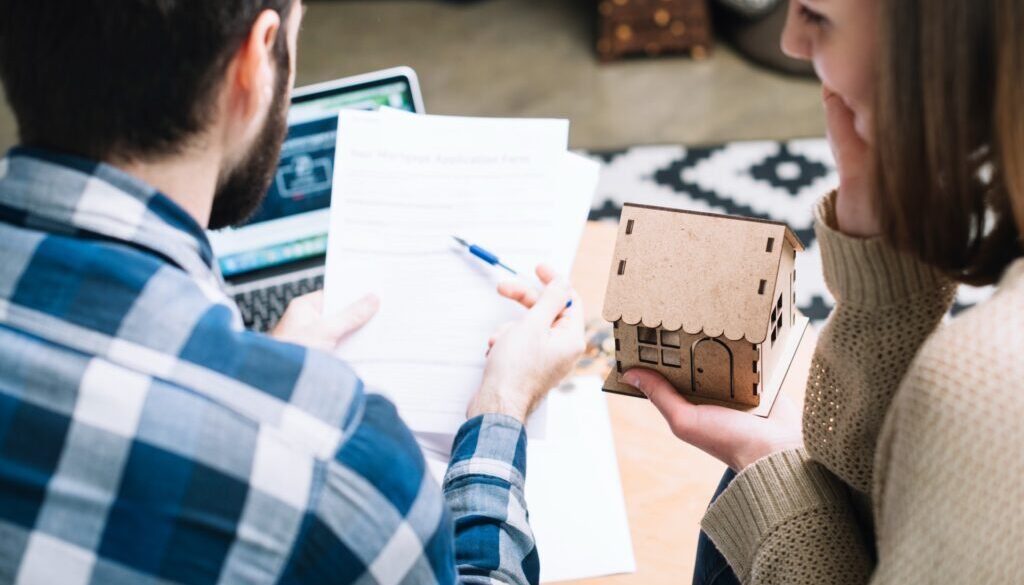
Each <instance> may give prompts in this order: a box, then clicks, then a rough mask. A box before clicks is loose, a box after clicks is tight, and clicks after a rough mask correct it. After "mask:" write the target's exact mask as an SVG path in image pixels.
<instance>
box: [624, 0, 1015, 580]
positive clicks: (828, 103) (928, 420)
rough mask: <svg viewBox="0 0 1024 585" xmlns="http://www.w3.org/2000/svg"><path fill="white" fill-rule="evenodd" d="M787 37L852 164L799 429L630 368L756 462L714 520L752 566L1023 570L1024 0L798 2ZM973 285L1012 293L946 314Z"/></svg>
mask: <svg viewBox="0 0 1024 585" xmlns="http://www.w3.org/2000/svg"><path fill="white" fill-rule="evenodd" d="M782 42H783V48H784V49H785V50H786V52H787V53H789V54H790V55H793V56H795V57H799V58H802V59H807V60H809V61H811V62H812V63H813V64H814V67H815V69H816V71H817V72H818V74H819V76H820V77H821V79H822V81H823V82H824V85H825V88H826V89H825V91H824V102H825V110H826V116H827V122H828V128H829V138H830V141H831V143H832V146H833V150H834V152H835V155H836V159H837V162H838V165H839V174H840V187H839V190H838V191H837V192H836V193H833V194H831V195H829V196H827V197H825V198H824V200H823V201H822V202H821V203H819V205H818V207H817V209H816V218H817V225H816V229H817V234H818V237H819V239H820V244H821V248H822V258H823V263H824V269H825V276H826V280H827V282H828V284H829V287H830V289H831V290H832V292H833V293H834V295H835V297H836V301H837V304H836V309H835V312H834V314H833V316H832V318H831V320H830V322H829V324H828V326H827V327H826V328H825V329H824V331H823V332H822V335H821V338H820V341H819V345H818V348H817V351H816V353H815V358H814V362H813V365H812V369H811V373H810V379H809V381H808V387H807V399H806V404H805V406H804V414H803V429H802V432H801V430H800V421H799V417H797V416H796V414H795V412H794V409H793V408H792V407H791V406H790V405H788V404H785V403H780V404H779V405H777V406H776V408H775V412H774V413H773V415H772V417H770V418H768V419H756V418H754V417H750V416H747V415H745V414H741V413H738V412H735V411H731V410H727V409H722V408H716V407H708V406H694V405H691V404H689V403H688V402H686V401H685V400H684V399H683V398H682V397H681V396H680V395H679V394H677V393H676V392H675V391H674V390H673V389H672V388H671V386H669V385H668V384H667V383H666V382H665V381H664V380H663V379H662V378H660V377H659V376H657V375H656V374H654V373H652V372H649V371H644V370H635V371H632V372H629V373H627V375H626V376H627V379H628V380H631V383H632V384H633V385H635V386H637V387H638V388H640V389H641V390H642V391H644V393H645V394H647V395H648V396H649V397H650V398H651V400H652V401H653V402H654V404H655V405H657V407H658V408H659V409H660V411H661V412H662V414H663V415H664V416H665V418H666V419H667V420H668V422H669V425H670V426H671V428H672V430H673V431H674V433H675V434H676V435H677V436H678V437H679V438H681V439H682V440H685V441H688V442H690V443H692V444H694V445H696V446H698V447H700V448H702V449H704V450H705V451H707V452H709V453H711V454H712V455H714V456H716V457H718V458H719V459H721V460H722V461H724V462H726V463H727V464H728V465H729V466H730V467H731V468H732V469H733V470H735V471H738V472H739V475H738V476H737V477H736V479H735V480H733V481H732V483H731V485H729V486H728V488H727V489H725V490H724V492H723V493H722V494H721V495H720V496H719V497H718V499H717V500H716V501H715V503H714V504H713V505H712V506H711V508H710V509H709V511H708V513H707V515H706V516H705V518H704V520H703V523H702V524H703V527H704V530H705V531H706V532H707V534H708V535H709V536H710V537H711V539H712V540H713V541H714V543H715V545H716V547H717V549H718V550H719V551H721V553H722V554H723V555H724V556H725V558H726V559H727V560H728V562H729V565H730V566H731V567H732V569H733V570H734V571H735V574H736V576H738V577H739V579H740V581H742V582H744V583H815V584H817V583H866V582H872V583H988V582H991V583H1019V582H1024V555H1022V554H1021V553H1022V552H1024V539H1022V537H1024V510H1022V508H1021V503H1022V500H1024V425H1022V423H1021V421H1022V419H1024V259H1022V256H1024V253H1022V244H1021V237H1020V234H1021V233H1022V232H1024V112H1022V111H1021V107H1022V106H1024V2H1021V0H970V1H968V0H792V2H791V7H790V13H789V21H788V23H787V27H786V31H785V33H784V35H783V41H782ZM957 282H968V283H973V284H983V283H996V282H998V283H999V288H998V291H997V292H996V294H995V295H994V296H993V297H992V298H991V299H989V300H988V301H987V302H985V303H982V304H981V305H979V306H977V307H975V308H973V309H971V310H969V311H967V312H965V313H964V314H962V315H960V316H959V317H958V318H956V319H953V320H952V321H950V322H948V323H945V324H942V325H940V322H941V321H942V319H943V316H944V315H945V314H946V312H947V310H948V308H949V306H950V304H951V302H952V299H953V295H954V291H955V288H956V283H957Z"/></svg>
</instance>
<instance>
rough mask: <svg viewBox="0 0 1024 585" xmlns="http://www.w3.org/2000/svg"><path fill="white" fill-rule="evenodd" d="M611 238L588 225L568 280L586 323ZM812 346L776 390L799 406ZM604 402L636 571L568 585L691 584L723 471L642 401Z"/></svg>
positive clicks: (612, 398) (599, 298)
mask: <svg viewBox="0 0 1024 585" xmlns="http://www.w3.org/2000/svg"><path fill="white" fill-rule="evenodd" d="M616 233H617V225H616V224H614V223H607V222H604V223H599V222H590V223H588V224H587V228H586V231H585V233H584V235H583V240H582V242H581V244H580V250H579V253H578V255H577V259H576V265H575V267H574V269H573V274H572V281H573V285H574V286H575V287H576V290H577V291H578V292H579V294H580V296H581V297H582V298H583V302H584V310H585V313H586V315H587V320H588V322H589V321H590V320H592V319H599V318H600V316H601V307H602V306H603V304H604V294H605V285H606V283H607V279H608V271H609V266H610V265H611V258H612V252H613V250H614V248H615V236H616ZM816 341H817V337H816V334H815V332H814V331H813V330H812V329H811V328H808V331H807V333H806V334H805V336H804V343H803V344H802V345H801V350H800V351H799V352H798V353H797V357H796V359H795V360H794V363H793V364H792V366H791V367H790V371H789V375H788V376H787V378H786V382H785V384H784V386H783V392H785V393H786V394H787V395H789V396H790V398H791V399H793V400H799V401H802V400H803V393H804V386H805V383H806V380H807V372H808V371H809V368H810V359H811V354H812V353H813V352H812V351H811V349H812V348H813V346H814V343H815V342H816ZM606 396H607V400H608V410H609V412H610V414H611V420H612V431H613V433H614V436H615V449H616V452H617V455H618V461H619V471H620V473H621V475H622V488H623V491H624V492H625V496H626V510H627V513H628V515H629V525H630V531H631V532H632V535H633V551H634V554H635V555H636V562H637V572H636V573H634V574H632V575H616V576H612V577H602V578H598V579H586V580H582V581H574V582H573V583H576V584H584V583H586V584H593V585H627V584H628V585H661V584H665V585H669V584H671V585H681V584H684V583H689V582H690V580H691V579H692V578H693V563H694V555H695V553H696V550H697V535H698V533H699V531H700V519H701V517H702V516H703V515H704V511H705V509H706V508H707V505H708V502H709V500H710V499H711V496H712V495H713V494H714V492H715V487H717V485H718V482H719V480H720V479H721V477H722V473H724V471H725V465H723V464H722V463H719V462H718V461H717V460H716V459H713V458H712V457H711V456H709V455H706V454H704V453H703V452H702V451H700V450H698V449H696V448H694V447H691V446H689V445H687V444H685V443H683V442H681V441H679V440H678V439H676V438H675V437H674V436H673V435H672V433H671V432H670V431H669V430H668V425H667V424H666V423H665V420H664V419H663V418H662V417H661V415H660V414H658V411H657V410H656V409H655V408H654V406H653V405H651V404H650V403H649V402H647V401H646V400H641V399H637V398H631V397H627V396H617V395H606Z"/></svg>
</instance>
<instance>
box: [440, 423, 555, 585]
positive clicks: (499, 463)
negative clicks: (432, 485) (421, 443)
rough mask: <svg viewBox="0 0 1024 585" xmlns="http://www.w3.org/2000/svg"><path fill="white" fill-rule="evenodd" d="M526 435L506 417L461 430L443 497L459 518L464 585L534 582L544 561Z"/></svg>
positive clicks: (458, 540) (457, 529) (458, 557)
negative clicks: (529, 504) (530, 504)
mask: <svg viewBox="0 0 1024 585" xmlns="http://www.w3.org/2000/svg"><path fill="white" fill-rule="evenodd" d="M525 481H526V433H525V430H524V428H523V425H522V423H520V422H519V421H518V420H516V419H514V418H511V417H508V416H503V415H493V414H490V415H484V416H478V417H476V418H474V419H472V420H470V421H468V422H467V423H466V424H464V425H463V426H462V429H461V430H460V431H459V433H458V435H457V436H456V437H455V443H454V446H453V448H452V459H451V464H450V465H449V467H448V473H447V475H446V476H445V480H444V495H445V499H447V500H448V505H449V507H450V509H451V511H452V514H453V515H454V517H455V560H456V563H457V566H458V571H459V576H460V578H461V581H462V582H463V583H474V584H475V583H493V582H499V583H517V584H518V583H523V584H525V583H530V584H536V583H538V582H539V580H540V561H539V559H538V556H537V549H536V546H535V545H534V539H533V533H532V531H531V530H530V524H529V518H528V514H527V510H526V500H525V498H524V485H525Z"/></svg>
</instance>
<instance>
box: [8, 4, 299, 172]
mask: <svg viewBox="0 0 1024 585" xmlns="http://www.w3.org/2000/svg"><path fill="white" fill-rule="evenodd" d="M295 1H296V0H73V1H70V2H50V1H47V0H39V1H34V0H33V1H26V0H0V81H2V83H3V86H4V89H5V91H6V95H7V99H8V101H9V102H10V105H11V108H12V109H13V110H14V114H15V117H16V118H17V121H18V128H19V134H20V140H21V142H22V144H25V145H29V146H40V147H46V148H52V149H56V150H61V151H65V152H70V153H74V154H79V155H82V156H85V157H89V158H93V159H97V160H108V159H110V158H114V157H116V158H122V159H127V160H145V159H149V158H154V157H159V156H162V155H167V154H173V153H176V152H179V151H180V150H181V148H182V147H183V146H184V145H186V144H187V143H188V141H189V140H190V139H191V138H193V137H195V136H196V135H197V134H199V133H200V132H201V131H203V130H204V129H206V127H207V126H208V125H209V123H210V122H211V117H212V115H213V113H214V106H215V102H216V96H217V92H218V91H219V89H220V88H221V85H222V84H221V81H222V79H223V74H224V72H225V71H226V68H227V66H228V64H229V63H230V61H231V58H232V57H234V55H235V53H236V52H237V51H238V49H239V47H241V45H242V42H243V41H244V40H245V38H246V37H247V36H248V35H249V33H250V30H251V28H252V25H253V24H254V22H255V21H256V18H257V17H258V16H259V14H260V13H262V12H263V11H264V10H275V11H277V12H278V13H280V14H281V19H282V21H284V20H285V19H287V17H288V15H289V12H290V8H291V6H292V4H293V3H294V2H295ZM285 28H286V27H285V26H283V25H282V26H281V30H280V31H279V32H278V38H277V41H276V42H275V53H277V58H278V61H280V59H281V56H282V55H283V56H284V60H285V62H287V58H288V57H287V51H288V47H287V42H286V36H285Z"/></svg>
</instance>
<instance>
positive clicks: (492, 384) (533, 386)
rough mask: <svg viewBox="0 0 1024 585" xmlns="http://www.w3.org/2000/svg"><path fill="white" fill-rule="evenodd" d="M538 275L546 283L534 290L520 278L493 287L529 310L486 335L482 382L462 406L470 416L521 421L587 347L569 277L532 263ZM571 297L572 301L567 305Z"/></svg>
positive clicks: (562, 377)
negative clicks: (491, 416)
mask: <svg viewBox="0 0 1024 585" xmlns="http://www.w3.org/2000/svg"><path fill="white" fill-rule="evenodd" d="M537 276H538V277H539V278H540V280H541V282H542V283H544V284H545V285H546V286H545V288H544V290H543V291H542V292H540V293H539V294H538V292H536V291H534V290H532V289H530V288H528V287H526V286H523V285H521V284H511V283H505V284H502V285H501V286H499V287H498V292H499V293H500V294H501V295H502V296H504V297H506V298H509V299H512V300H514V301H516V302H518V303H520V304H521V305H523V306H524V307H526V308H527V309H529V312H528V313H527V314H526V315H525V316H523V318H522V319H520V320H518V321H514V322H511V323H508V324H506V325H504V326H503V327H501V329H499V331H498V332H497V333H495V335H494V337H492V338H491V340H490V344H489V345H490V349H489V350H488V354H487V367H486V369H485V370H484V379H483V383H482V384H481V385H480V390H479V391H478V392H477V393H476V396H474V398H473V400H472V401H471V402H470V404H469V408H468V410H467V415H468V416H469V417H470V418H473V417H475V416H479V415H481V414H505V415H508V416H511V417H514V418H516V419H519V420H520V421H522V422H525V421H526V417H528V416H529V415H530V413H531V412H533V409H534V408H536V406H537V404H539V403H540V401H541V399H542V398H544V396H545V395H547V393H548V391H549V390H551V389H552V388H554V387H555V386H557V385H558V384H559V383H560V382H561V381H562V379H564V378H565V377H566V376H567V375H568V374H569V373H570V372H571V371H572V369H573V367H575V365H576V361H577V360H578V359H579V357H580V355H582V354H583V351H584V350H585V349H586V342H585V337H584V332H583V307H582V306H581V304H580V300H579V299H578V298H575V297H574V295H573V292H572V289H571V288H570V287H569V283H568V282H567V281H565V280H563V279H561V278H558V277H556V275H555V273H554V272H553V271H552V270H551V269H550V268H548V267H546V266H540V267H538V268H537ZM570 299H571V300H572V303H573V304H572V306H571V307H569V308H566V304H567V303H568V302H569V300H570Z"/></svg>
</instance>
